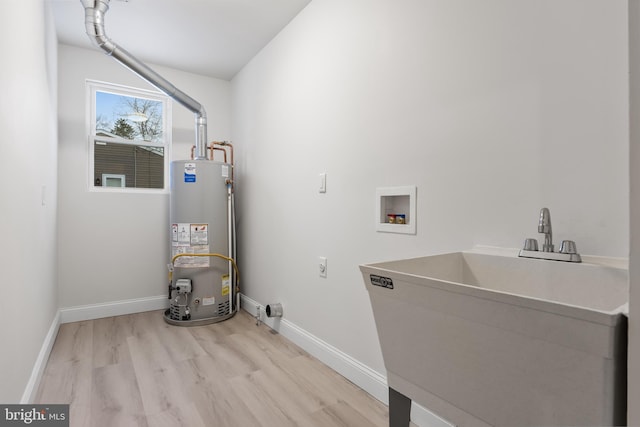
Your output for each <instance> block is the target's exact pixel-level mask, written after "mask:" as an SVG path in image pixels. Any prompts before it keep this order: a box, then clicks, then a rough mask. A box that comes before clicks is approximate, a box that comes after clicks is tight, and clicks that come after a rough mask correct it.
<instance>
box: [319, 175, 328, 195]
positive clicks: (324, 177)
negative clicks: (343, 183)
mask: <svg viewBox="0 0 640 427" xmlns="http://www.w3.org/2000/svg"><path fill="white" fill-rule="evenodd" d="M319 181H320V182H319V184H320V185H319V186H318V192H319V193H326V192H327V174H326V173H321V174H320V175H319Z"/></svg>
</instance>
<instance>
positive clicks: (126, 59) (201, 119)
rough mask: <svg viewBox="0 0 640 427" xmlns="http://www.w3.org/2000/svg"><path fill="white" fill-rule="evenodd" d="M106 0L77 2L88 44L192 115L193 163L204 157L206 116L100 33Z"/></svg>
mask: <svg viewBox="0 0 640 427" xmlns="http://www.w3.org/2000/svg"><path fill="white" fill-rule="evenodd" d="M109 1H110V0H80V2H81V3H82V5H83V6H84V15H85V27H86V29H87V35H88V36H89V38H90V39H91V41H92V42H93V43H94V44H95V45H96V46H98V47H99V48H100V49H102V50H103V51H104V52H105V53H106V54H107V55H109V56H112V57H113V58H114V59H116V60H117V61H118V62H120V63H121V64H122V65H124V66H125V67H127V68H129V69H130V70H131V71H133V72H134V73H136V74H137V75H139V76H140V77H142V78H143V79H144V80H146V81H148V82H149V83H150V84H152V85H153V86H155V87H157V88H158V89H159V90H161V91H162V92H164V93H165V94H167V95H168V96H169V97H171V98H172V99H173V100H175V101H176V102H178V103H179V104H180V105H182V106H184V107H185V108H187V109H188V110H189V111H192V112H193V113H194V114H195V115H196V155H195V158H196V159H197V160H204V159H206V158H207V113H206V112H205V110H204V107H203V106H202V104H200V103H199V102H198V101H196V100H195V99H193V98H192V97H190V96H189V95H187V94H186V93H184V92H182V91H181V90H180V89H178V88H176V87H175V86H174V85H172V84H171V83H170V82H169V81H168V80H167V79H165V78H164V77H162V76H161V75H160V74H158V73H156V72H155V71H153V70H152V69H151V68H149V67H148V66H147V65H146V64H144V63H143V62H141V61H140V60H138V59H137V58H136V57H134V56H133V55H131V54H130V53H129V52H127V51H126V50H125V49H123V48H122V47H120V46H118V45H117V44H116V43H114V42H113V41H112V40H111V39H109V37H107V35H106V34H105V31H104V15H105V13H107V11H108V10H109Z"/></svg>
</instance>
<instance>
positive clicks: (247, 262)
mask: <svg viewBox="0 0 640 427" xmlns="http://www.w3.org/2000/svg"><path fill="white" fill-rule="evenodd" d="M627 36H628V35H627V7H626V2H611V1H608V0H565V1H562V2H558V1H556V0H539V1H530V0H516V1H514V0H487V1H482V2H477V1H473V0H469V1H448V0H401V1H391V0H349V1H343V0H322V1H319V0H318V1H313V2H311V3H310V5H309V6H308V7H307V8H306V9H304V10H303V11H302V13H301V14H300V15H298V17H297V18H296V19H294V20H293V21H292V22H291V24H290V25H289V26H288V27H287V28H285V29H284V30H283V31H282V32H281V33H280V34H279V35H278V37H276V39H275V40H273V41H272V42H271V43H270V45H268V46H267V47H266V48H265V49H264V50H263V51H262V52H261V53H260V54H259V55H257V56H256V57H255V58H254V59H253V60H252V61H251V62H250V63H249V64H248V65H247V66H246V67H245V68H244V69H243V70H242V71H241V72H240V73H239V74H238V75H237V76H236V77H235V78H234V79H233V81H232V120H233V132H232V134H233V140H234V142H235V143H236V145H237V147H238V149H239V154H238V156H237V158H238V174H237V177H238V187H237V194H238V196H237V197H238V203H237V204H238V212H239V218H238V234H239V263H240V268H241V273H242V283H241V287H242V291H243V292H244V293H246V294H247V295H249V296H250V297H251V298H252V299H254V300H256V301H259V302H261V303H271V302H282V303H283V305H284V313H285V317H286V318H287V319H288V320H290V321H291V322H293V323H295V324H297V325H299V326H300V327H302V328H303V329H305V330H306V331H308V332H310V333H312V334H314V335H315V336H317V337H319V338H321V339H323V340H325V341H327V342H328V343H330V344H332V345H334V346H335V347H337V348H339V349H340V350H342V351H344V352H345V353H347V354H349V355H351V356H352V357H354V358H355V359H357V360H359V361H361V362H362V363H364V364H366V365H368V366H370V367H372V368H374V369H376V370H378V371H379V372H383V373H384V372H385V371H384V366H383V362H382V357H381V353H380V349H379V344H378V339H377V335H376V332H375V327H374V323H373V316H372V313H371V308H370V304H369V301H368V296H367V294H366V291H365V288H364V284H363V283H362V278H361V276H360V275H359V271H358V264H361V263H365V262H371V261H377V260H385V259H395V258H403V257H412V256H421V255H428V254H432V253H437V252H443V251H453V250H463V249H467V248H470V247H472V246H473V245H476V244H484V245H494V246H503V247H520V245H521V244H522V242H523V240H524V238H525V237H539V236H538V234H537V220H538V213H539V210H540V208H542V207H543V206H547V207H549V208H550V209H551V217H552V221H553V227H554V238H555V241H556V243H557V244H558V245H559V242H560V241H561V240H562V239H572V240H575V241H576V242H577V245H578V250H579V251H580V252H581V253H584V254H593V255H606V256H614V257H626V256H627V255H628V248H629V237H628V233H629V226H628V222H629V213H628V212H629V206H628V190H629V183H628V173H629V170H628V164H627V163H628V160H627V158H628V126H629V120H628V104H627V96H628V78H627V72H628V63H627V46H628V38H627ZM320 172H326V173H327V176H328V180H327V181H328V183H327V193H326V194H324V195H323V194H318V192H317V186H318V181H317V177H318V173H320ZM411 184H415V185H417V187H418V205H417V217H418V218H417V220H418V222H417V227H418V232H417V234H416V235H415V236H407V235H393V234H384V233H377V232H376V231H375V229H374V221H373V218H374V206H375V200H374V194H375V189H376V187H379V186H394V185H411ZM318 256H326V257H327V258H328V277H327V278H326V279H321V278H319V277H318V273H317V265H316V262H317V257H318Z"/></svg>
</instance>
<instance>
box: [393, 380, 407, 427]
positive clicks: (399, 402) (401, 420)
mask: <svg viewBox="0 0 640 427" xmlns="http://www.w3.org/2000/svg"><path fill="white" fill-rule="evenodd" d="M410 421H411V399H409V398H408V397H407V396H405V395H404V394H402V393H400V392H399V391H397V390H394V389H392V388H391V387H389V427H409V422H410Z"/></svg>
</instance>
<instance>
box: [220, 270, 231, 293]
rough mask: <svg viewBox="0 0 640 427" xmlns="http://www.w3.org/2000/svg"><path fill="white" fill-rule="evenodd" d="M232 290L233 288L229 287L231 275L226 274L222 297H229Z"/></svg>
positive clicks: (223, 278) (223, 279)
mask: <svg viewBox="0 0 640 427" xmlns="http://www.w3.org/2000/svg"><path fill="white" fill-rule="evenodd" d="M230 288H231V287H230V286H229V275H228V274H225V275H224V276H222V296H226V295H229V289H230Z"/></svg>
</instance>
